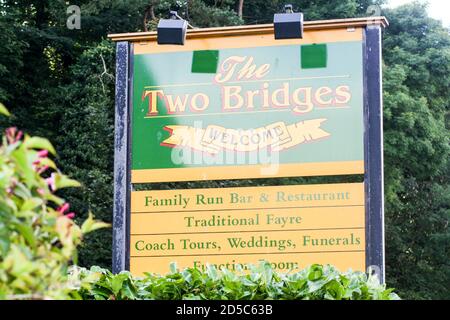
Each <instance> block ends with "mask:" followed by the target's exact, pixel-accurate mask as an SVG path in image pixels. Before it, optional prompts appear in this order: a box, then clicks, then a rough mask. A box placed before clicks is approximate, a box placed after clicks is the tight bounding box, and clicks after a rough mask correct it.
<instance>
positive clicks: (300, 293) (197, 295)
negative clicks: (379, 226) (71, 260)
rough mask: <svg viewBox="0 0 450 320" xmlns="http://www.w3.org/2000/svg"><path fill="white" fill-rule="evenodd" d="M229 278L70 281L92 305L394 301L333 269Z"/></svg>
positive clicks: (361, 278)
mask: <svg viewBox="0 0 450 320" xmlns="http://www.w3.org/2000/svg"><path fill="white" fill-rule="evenodd" d="M248 267H249V270H248V272H243V271H241V272H236V273H233V272H231V271H229V270H227V269H225V268H222V269H221V270H218V269H217V268H216V267H214V266H212V265H208V266H207V268H206V270H205V271H204V272H202V271H200V270H198V269H193V268H187V269H184V270H182V271H179V270H176V267H175V266H174V265H173V266H172V269H173V271H172V272H171V273H169V274H168V275H166V276H161V275H156V274H150V273H148V274H146V276H145V277H140V278H138V277H136V278H135V277H133V276H132V275H131V274H130V273H129V272H125V271H124V272H121V273H120V274H117V275H113V274H112V273H111V272H110V271H108V270H105V269H101V268H98V267H92V268H91V269H90V270H87V269H85V268H74V269H72V271H71V282H72V283H76V284H77V286H78V287H79V290H78V293H79V294H80V296H81V297H82V298H83V299H95V300H182V299H183V300H398V299H399V297H398V296H397V295H396V294H395V293H393V290H392V289H386V286H385V285H381V284H380V283H379V281H378V279H377V278H376V277H375V276H370V277H368V276H367V275H366V274H365V273H362V272H352V271H348V272H345V273H341V272H339V271H338V270H336V269H335V268H334V267H333V266H330V265H326V266H322V265H312V266H310V267H308V268H305V269H303V270H301V271H299V272H296V273H287V274H283V273H277V272H276V271H274V270H273V269H272V268H271V266H270V264H269V263H267V262H261V263H260V264H259V265H257V266H252V265H249V266H248Z"/></svg>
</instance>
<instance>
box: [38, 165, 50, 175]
mask: <svg viewBox="0 0 450 320" xmlns="http://www.w3.org/2000/svg"><path fill="white" fill-rule="evenodd" d="M47 169H48V166H43V167H41V168H39V170H38V173H39V174H42V173H44V172H45V171H46V170H47Z"/></svg>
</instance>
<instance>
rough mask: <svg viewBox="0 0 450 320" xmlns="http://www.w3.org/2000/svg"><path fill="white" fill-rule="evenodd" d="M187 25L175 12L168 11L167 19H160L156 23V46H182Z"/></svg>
mask: <svg viewBox="0 0 450 320" xmlns="http://www.w3.org/2000/svg"><path fill="white" fill-rule="evenodd" d="M187 27H188V23H187V21H186V20H183V19H182V18H181V17H180V16H179V15H178V14H177V12H176V11H170V18H169V19H161V20H159V23H158V44H179V45H184V41H185V40H186V30H187Z"/></svg>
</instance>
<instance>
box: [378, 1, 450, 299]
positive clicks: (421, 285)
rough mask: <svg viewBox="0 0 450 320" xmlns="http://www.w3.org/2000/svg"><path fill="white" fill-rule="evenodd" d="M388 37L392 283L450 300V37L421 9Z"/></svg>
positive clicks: (407, 11)
mask: <svg viewBox="0 0 450 320" xmlns="http://www.w3.org/2000/svg"><path fill="white" fill-rule="evenodd" d="M386 15H387V17H388V19H389V21H390V26H389V28H387V29H386V32H385V37H384V50H383V54H384V61H385V64H386V67H385V74H384V82H385V83H384V90H385V105H384V108H385V109H384V121H385V179H386V180H385V184H386V228H387V229H386V232H387V238H386V246H387V247H386V252H387V261H386V264H387V279H388V281H389V283H390V285H393V286H395V287H397V288H398V289H399V291H400V292H401V294H402V295H403V296H405V297H409V298H447V299H448V298H450V288H449V287H448V285H447V284H448V283H450V277H449V276H450V264H449V262H448V257H449V255H450V230H449V220H450V197H449V195H450V192H449V191H450V185H449V155H450V151H449V127H448V123H447V126H446V122H445V119H446V115H448V113H449V105H450V98H449V96H448V92H450V77H449V74H450V36H449V33H448V30H446V29H444V28H443V27H442V25H441V24H440V23H439V22H438V21H435V20H433V19H430V18H429V17H428V16H427V14H426V8H425V7H424V6H423V5H421V4H418V3H415V4H412V5H407V6H403V7H400V8H398V9H396V10H389V11H387V12H386Z"/></svg>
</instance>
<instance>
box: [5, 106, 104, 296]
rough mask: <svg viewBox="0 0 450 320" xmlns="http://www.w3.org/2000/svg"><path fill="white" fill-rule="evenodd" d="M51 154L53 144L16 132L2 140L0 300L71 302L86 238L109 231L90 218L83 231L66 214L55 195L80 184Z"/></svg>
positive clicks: (66, 208)
mask: <svg viewBox="0 0 450 320" xmlns="http://www.w3.org/2000/svg"><path fill="white" fill-rule="evenodd" d="M0 106H1V107H2V108H1V109H2V112H3V113H8V111H7V110H6V108H4V106H3V105H2V104H0ZM49 153H52V154H54V153H55V150H54V148H53V146H52V145H51V143H50V142H49V141H48V140H46V139H44V138H39V137H29V136H27V135H26V136H25V137H24V138H23V134H22V132H21V131H17V129H16V128H9V129H8V130H7V131H6V135H4V136H3V137H2V145H1V146H0V299H49V298H51V299H64V298H69V297H72V296H73V295H72V290H71V288H70V287H68V285H67V268H68V266H69V263H70V262H75V263H76V261H77V251H76V247H77V246H78V245H79V244H80V243H81V240H82V236H83V234H87V233H89V232H91V231H93V230H96V229H99V228H103V227H105V226H106V224H104V223H101V222H98V221H94V220H93V218H92V215H90V216H89V219H87V220H86V221H85V222H84V223H83V225H82V226H81V228H80V227H79V226H78V225H77V224H76V223H75V222H74V221H73V220H72V219H73V215H74V213H73V212H71V213H66V211H67V210H68V209H69V204H68V203H66V202H65V200H64V199H62V198H61V197H59V196H58V195H57V194H56V192H57V191H58V190H60V189H63V188H67V187H74V186H78V185H79V184H78V182H76V181H75V180H72V179H69V178H68V177H67V176H65V175H63V174H62V173H61V172H60V171H59V170H58V169H57V168H56V166H55V164H54V162H53V161H52V160H51V159H50V158H48V154H49ZM49 171H52V172H51V173H49ZM44 175H45V176H48V177H47V178H45V177H44Z"/></svg>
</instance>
